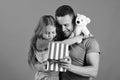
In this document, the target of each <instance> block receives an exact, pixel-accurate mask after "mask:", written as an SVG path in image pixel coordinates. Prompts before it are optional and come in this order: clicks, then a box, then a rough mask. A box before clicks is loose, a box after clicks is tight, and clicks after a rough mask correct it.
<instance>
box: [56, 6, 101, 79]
mask: <svg viewBox="0 0 120 80" xmlns="http://www.w3.org/2000/svg"><path fill="white" fill-rule="evenodd" d="M55 17H56V20H57V23H58V24H59V25H60V28H61V29H62V33H63V35H62V38H63V39H67V38H70V37H71V34H72V32H73V31H74V28H75V13H74V10H73V9H72V8H71V7H70V6H69V5H62V6H60V7H59V8H57V10H56V13H55ZM99 53H100V49H99V44H98V42H97V41H96V40H95V39H94V38H93V37H89V38H86V39H84V40H83V41H82V43H76V44H73V45H70V58H69V61H64V60H62V62H63V63H62V64H61V66H62V67H64V68H66V69H67V72H60V74H59V77H60V80H90V79H91V78H92V77H96V76H97V73H98V67H99Z"/></svg>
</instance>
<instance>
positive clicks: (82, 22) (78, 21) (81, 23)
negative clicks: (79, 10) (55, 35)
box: [76, 14, 91, 26]
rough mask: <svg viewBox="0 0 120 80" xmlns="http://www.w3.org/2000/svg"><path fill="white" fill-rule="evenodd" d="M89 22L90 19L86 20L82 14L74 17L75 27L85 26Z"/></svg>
mask: <svg viewBox="0 0 120 80" xmlns="http://www.w3.org/2000/svg"><path fill="white" fill-rule="evenodd" d="M90 22H91V20H90V18H88V17H86V16H85V15H82V14H77V17H76V25H77V26H86V25H87V24H89V23H90Z"/></svg>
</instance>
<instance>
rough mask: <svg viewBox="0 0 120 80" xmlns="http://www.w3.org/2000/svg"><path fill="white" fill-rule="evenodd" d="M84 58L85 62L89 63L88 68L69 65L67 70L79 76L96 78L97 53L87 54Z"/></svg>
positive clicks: (97, 66)
mask: <svg viewBox="0 0 120 80" xmlns="http://www.w3.org/2000/svg"><path fill="white" fill-rule="evenodd" d="M86 58H87V62H89V65H88V66H83V67H82V66H75V65H72V64H71V66H70V68H69V69H68V70H69V71H71V72H73V73H76V74H79V75H83V76H91V77H96V76H97V73H98V68H99V53H96V52H92V53H89V54H87V56H86Z"/></svg>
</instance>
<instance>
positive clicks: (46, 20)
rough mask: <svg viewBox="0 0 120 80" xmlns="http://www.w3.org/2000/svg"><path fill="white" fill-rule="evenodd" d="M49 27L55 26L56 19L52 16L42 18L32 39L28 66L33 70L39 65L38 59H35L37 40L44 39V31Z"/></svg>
mask: <svg viewBox="0 0 120 80" xmlns="http://www.w3.org/2000/svg"><path fill="white" fill-rule="evenodd" d="M47 25H53V26H55V19H54V17H53V16H51V15H44V16H42V17H41V18H40V20H39V23H38V26H37V27H36V29H35V31H34V35H33V37H32V39H31V43H30V49H29V52H28V64H29V66H30V67H31V68H34V64H35V63H37V59H36V57H35V52H36V50H37V48H36V40H37V39H38V38H41V37H42V33H43V30H44V28H45V27H46V26H47Z"/></svg>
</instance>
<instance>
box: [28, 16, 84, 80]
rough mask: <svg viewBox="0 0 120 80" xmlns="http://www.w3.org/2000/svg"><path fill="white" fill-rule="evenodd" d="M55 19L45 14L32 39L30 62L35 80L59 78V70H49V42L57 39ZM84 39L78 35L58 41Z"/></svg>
mask: <svg viewBox="0 0 120 80" xmlns="http://www.w3.org/2000/svg"><path fill="white" fill-rule="evenodd" d="M55 24H56V23H55V19H54V18H53V17H52V16H51V15H44V16H42V17H41V18H40V21H39V24H38V26H37V28H36V29H35V32H34V36H33V38H32V40H31V45H30V51H29V54H28V63H29V65H30V67H31V68H32V69H33V70H34V71H35V80H58V78H59V77H58V72H53V71H47V70H46V66H47V59H48V44H49V42H50V41H56V40H57V32H56V27H55V26H56V25H55ZM58 36H59V35H58ZM80 40H82V37H80V36H77V37H74V38H71V39H68V40H64V41H57V42H60V43H65V44H73V43H76V42H78V41H80Z"/></svg>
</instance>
